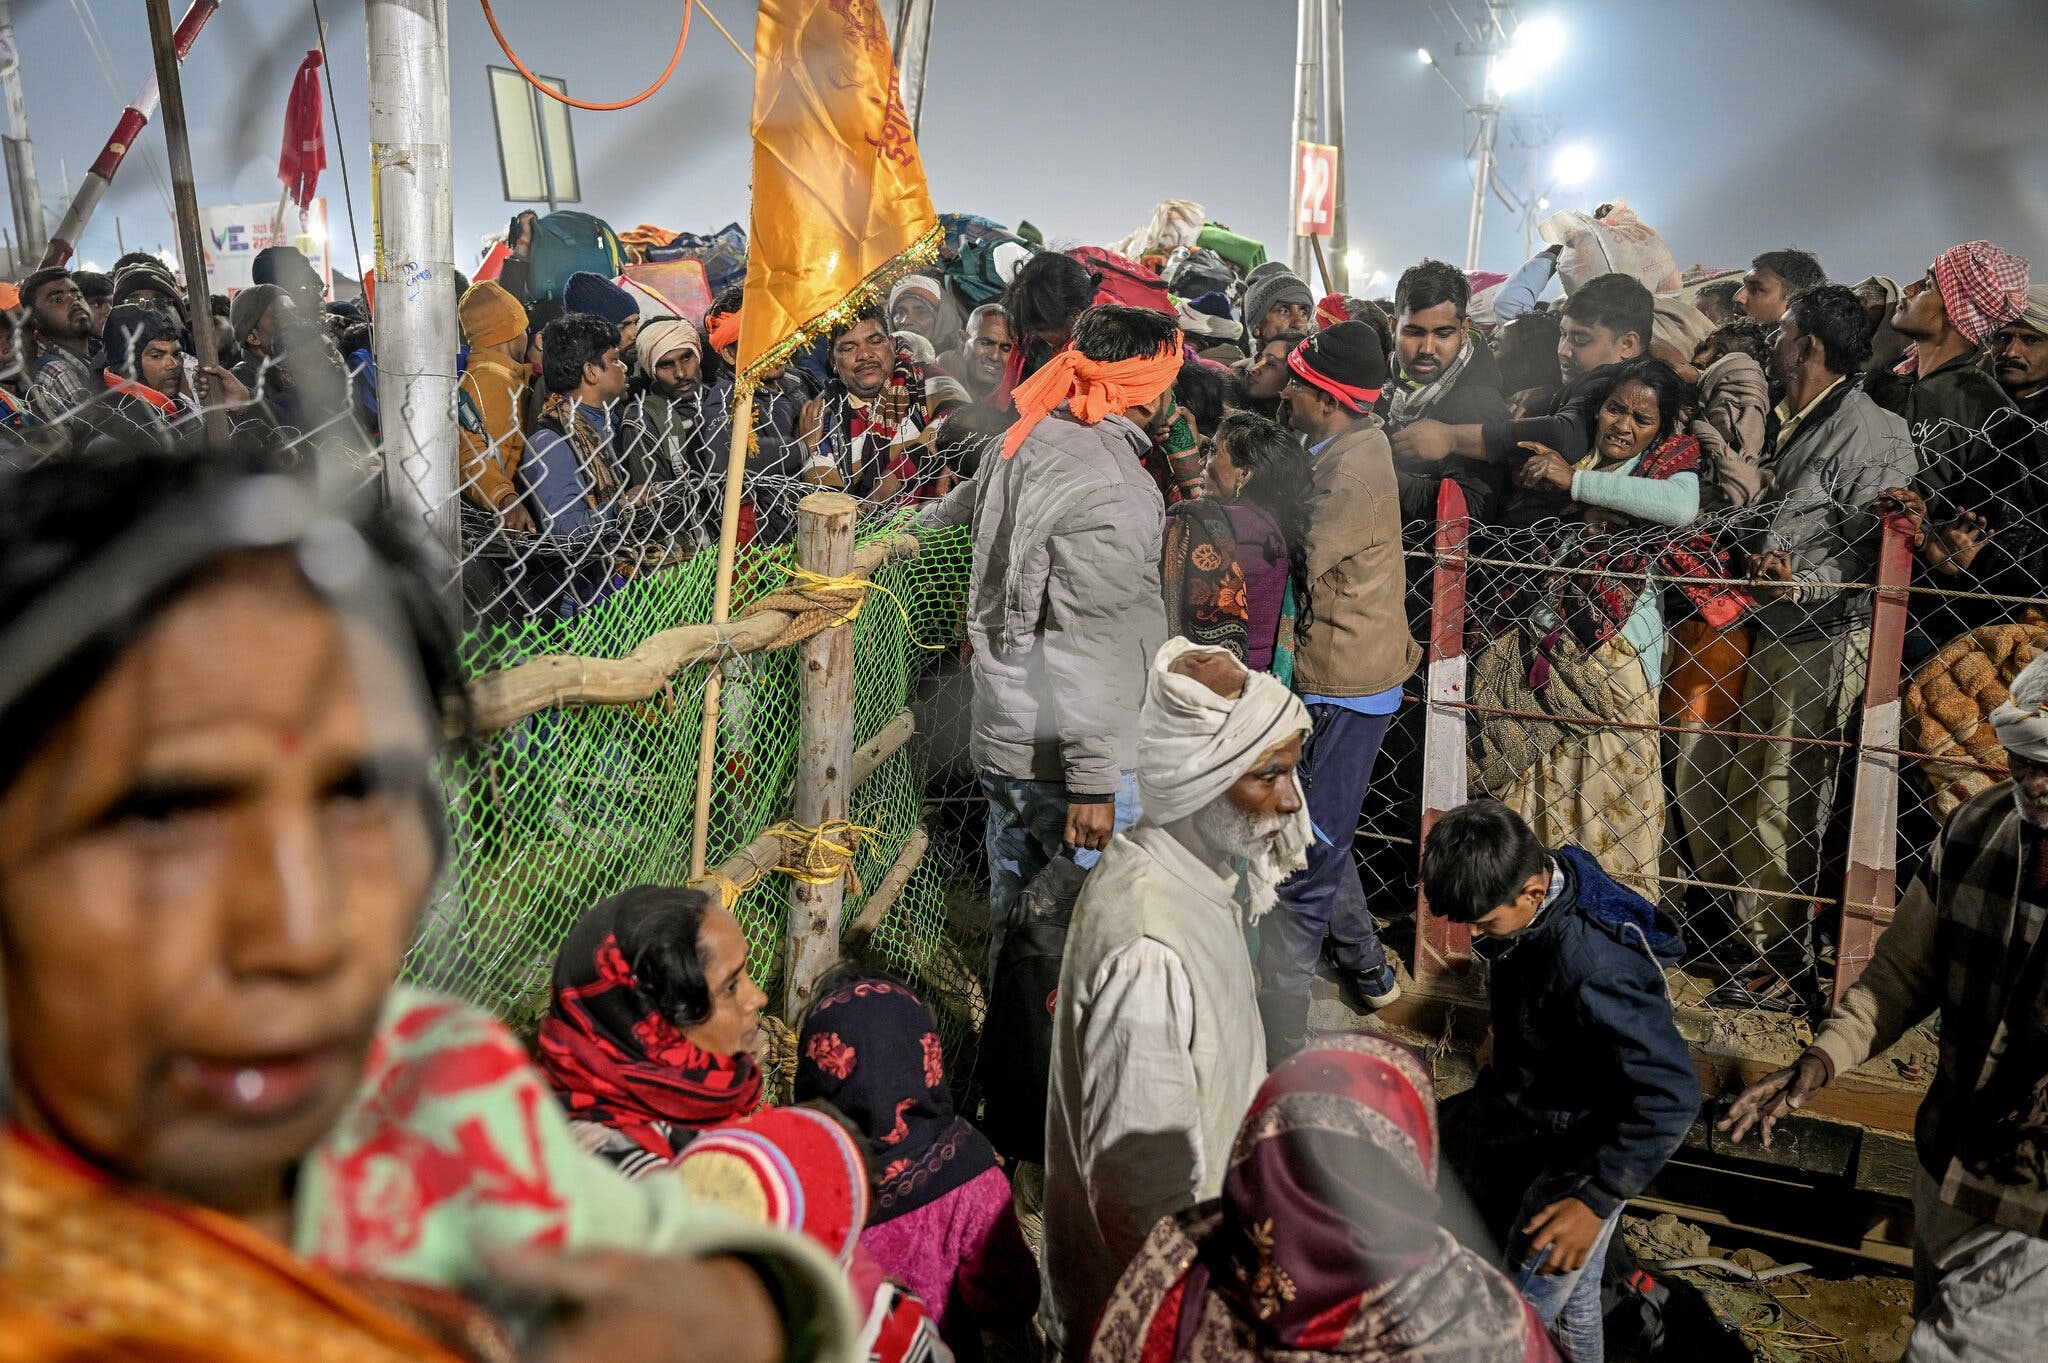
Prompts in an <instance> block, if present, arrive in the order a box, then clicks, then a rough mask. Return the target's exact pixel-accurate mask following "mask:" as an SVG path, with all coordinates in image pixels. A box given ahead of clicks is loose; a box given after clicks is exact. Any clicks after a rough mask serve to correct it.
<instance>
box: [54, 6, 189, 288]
mask: <svg viewBox="0 0 2048 1363" xmlns="http://www.w3.org/2000/svg"><path fill="white" fill-rule="evenodd" d="M219 8H220V0H193V3H192V6H191V8H189V9H187V10H186V11H185V17H184V18H182V19H180V20H178V29H177V32H176V33H174V34H173V35H172V37H171V45H172V47H174V48H175V49H176V50H177V53H178V60H179V61H181V62H182V61H184V60H185V57H186V54H188V53H189V52H191V51H192V44H193V43H194V42H196V41H198V38H199V30H200V29H202V28H204V27H206V21H207V20H208V19H211V18H212V17H213V12H214V11H215V10H217V9H219ZM156 105H157V80H156V77H155V76H151V77H150V78H149V79H148V80H146V81H144V82H143V83H142V89H141V90H140V91H139V92H138V93H137V94H136V96H135V98H134V99H133V100H131V101H129V103H128V107H127V108H125V109H123V110H122V111H121V118H120V121H119V122H117V123H116V124H115V125H114V132H113V135H112V136H110V137H109V138H107V142H106V145H105V146H103V147H101V148H100V154H99V155H98V156H97V157H96V158H94V160H93V163H92V164H91V165H90V166H87V167H86V170H85V179H84V180H82V181H80V182H79V185H78V193H77V194H76V195H74V196H73V197H72V200H71V202H70V204H69V205H68V206H67V207H66V208H65V209H64V220H63V221H62V222H60V223H58V224H57V233H56V235H55V236H53V237H51V238H50V243H49V246H48V248H47V249H46V250H45V251H44V253H43V264H44V265H45V266H50V265H62V264H63V263H64V262H65V261H67V260H69V259H71V253H72V252H73V251H75V250H77V249H78V239H79V237H80V236H82V235H83V234H84V232H85V225H86V223H88V222H90V221H91V220H92V215H93V211H94V210H95V209H97V208H98V207H99V206H100V200H101V199H103V198H105V197H106V194H107V186H108V185H109V184H110V183H112V182H113V179H114V172H115V171H117V170H119V169H120V168H121V161H122V159H123V158H124V157H126V156H127V155H128V153H129V151H130V149H132V148H133V147H134V146H135V143H136V140H137V139H138V138H140V137H141V136H142V130H143V128H144V127H146V126H148V123H149V119H150V115H152V114H154V113H155V112H156ZM116 232H117V235H118V220H117V221H116ZM121 254H122V255H126V254H128V251H127V248H126V247H125V246H124V247H123V248H122V250H121Z"/></svg>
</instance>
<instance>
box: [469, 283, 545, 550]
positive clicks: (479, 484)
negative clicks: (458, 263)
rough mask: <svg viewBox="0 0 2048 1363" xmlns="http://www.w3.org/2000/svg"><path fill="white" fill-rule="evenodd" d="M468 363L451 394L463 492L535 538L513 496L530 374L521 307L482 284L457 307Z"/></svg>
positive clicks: (528, 519) (529, 518)
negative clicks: (454, 394)
mask: <svg viewBox="0 0 2048 1363" xmlns="http://www.w3.org/2000/svg"><path fill="white" fill-rule="evenodd" d="M456 306H457V308H458V310H459V313H460V316H461V319H462V339H463V340H465V341H467V342H468V343H469V364H468V365H467V366H466V367H465V368H464V369H463V371H462V384H461V387H460V388H458V389H457V390H456V391H457V399H456V419H457V425H458V427H459V428H460V434H461V438H462V490H463V492H464V493H465V494H467V495H468V497H469V499H470V500H471V501H473V502H475V503H476V504H477V505H478V506H481V507H486V508H489V509H490V510H493V511H496V512H497V513H498V515H499V516H500V517H502V518H503V520H504V522H505V524H506V525H507V526H508V527H509V528H511V529H513V530H523V531H526V532H527V533H528V534H531V533H532V532H533V515H532V513H531V512H529V511H528V510H527V509H526V506H525V504H524V503H523V502H521V501H520V497H519V483H518V478H519V463H520V460H521V459H523V458H524V457H525V455H526V432H525V431H524V430H523V429H521V427H520V424H519V410H520V405H521V402H520V400H521V399H522V398H523V397H524V396H525V395H526V383H527V380H528V378H530V377H531V371H529V370H528V368H527V365H526V309H525V308H523V307H521V306H520V305H519V300H518V299H516V298H514V297H513V296H512V295H511V294H510V293H508V292H507V291H506V290H505V289H504V288H502V287H501V286H499V285H498V284H496V283H493V282H492V281H490V280H488V279H486V280H483V281H481V282H479V283H476V284H472V285H470V287H469V292H467V293H465V294H463V295H462V300H461V302H460V303H458V304H457V305H456Z"/></svg>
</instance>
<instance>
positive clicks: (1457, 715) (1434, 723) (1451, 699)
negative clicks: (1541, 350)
mask: <svg viewBox="0 0 2048 1363" xmlns="http://www.w3.org/2000/svg"><path fill="white" fill-rule="evenodd" d="M1471 533H1472V517H1471V515H1470V514H1469V512H1468V511H1467V508H1466V505H1465V490H1464V489H1463V488H1461V487H1459V486H1458V485H1457V484H1456V483H1454V482H1452V481H1451V480H1450V479H1448V478H1446V479H1444V480H1443V481H1442V482H1441V483H1439V484H1437V496H1436V562H1435V564H1434V566H1433V570H1432V571H1431V573H1430V579H1429V597H1430V605H1429V657H1428V663H1429V670H1428V676H1429V700H1428V705H1429V714H1428V717H1427V723H1426V724H1425V726H1424V728H1423V738H1422V838H1421V841H1420V842H1419V843H1418V844H1417V845H1416V849H1415V854H1416V856H1417V857H1418V858H1420V857H1421V855H1422V848H1423V846H1424V845H1426V844H1427V843H1428V842H1429V830H1430V829H1431V828H1433V827H1434V826H1435V825H1436V821H1437V819H1438V817H1439V816H1441V815H1443V814H1444V813H1445V812H1447V811H1449V810H1453V809H1456V808H1457V807H1458V806H1459V805H1461V804H1464V803H1465V753H1466V749H1467V746H1468V743H1467V737H1466V728H1467V725H1468V724H1470V723H1471V722H1472V721H1471V719H1470V718H1469V712H1468V711H1466V710H1462V709H1456V708H1453V707H1456V706H1461V705H1463V704H1464V703H1465V548H1466V541H1467V539H1468V538H1469V537H1470V536H1471ZM1415 898H1416V909H1415V914H1416V916H1415V962H1414V967H1413V968H1414V972H1415V981H1416V983H1417V984H1419V985H1425V986H1426V985H1427V984H1428V983H1429V981H1430V980H1431V979H1433V978H1435V977H1436V976H1438V975H1441V974H1443V973H1445V972H1446V971H1449V970H1452V969H1456V968H1458V967H1461V966H1463V965H1465V964H1467V963H1468V962H1470V960H1471V959H1472V929H1471V928H1469V927H1466V926H1465V925H1464V924H1462V923H1453V922H1451V921H1450V920H1449V919H1448V918H1442V917H1439V916H1438V915H1436V914H1433V913H1431V912H1430V911H1429V906H1428V905H1427V904H1425V903H1423V902H1422V895H1421V893H1420V892H1419V891H1418V892H1417V894H1416V897H1415Z"/></svg>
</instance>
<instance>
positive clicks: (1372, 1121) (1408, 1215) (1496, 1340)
mask: <svg viewBox="0 0 2048 1363" xmlns="http://www.w3.org/2000/svg"><path fill="white" fill-rule="evenodd" d="M1436 1171H1437V1132H1436V1088H1435V1085H1434V1084H1433V1083H1431V1081H1430V1077H1429V1068H1428V1066H1427V1065H1425V1064H1424V1063H1423V1062H1422V1060H1421V1058H1420V1057H1418V1056H1417V1055H1416V1054H1415V1053H1414V1052H1413V1051H1411V1050H1409V1049H1408V1048H1407V1047H1406V1046H1403V1045H1401V1044H1400V1043H1399V1042H1396V1041H1390V1040H1388V1039H1387V1038H1385V1037H1382V1036H1377V1035H1372V1034H1368V1033H1363V1032H1349V1033H1344V1034H1341V1035H1337V1036H1330V1037H1324V1038H1323V1039H1322V1040H1321V1041H1320V1042H1319V1043H1318V1044H1317V1045H1316V1046H1315V1047H1313V1048H1311V1049H1309V1050H1306V1051H1303V1052H1301V1053H1300V1054H1298V1055H1296V1056H1294V1057H1292V1058H1291V1059H1289V1060H1286V1061H1284V1062H1282V1063H1281V1065H1280V1066H1279V1067H1278V1068H1277V1069H1275V1070H1274V1071H1273V1073H1272V1074H1271V1075H1270V1076H1269V1077H1268V1078H1267V1080H1266V1082H1265V1084H1264V1085H1263V1086H1261V1088H1260V1089H1259V1094H1258V1097H1257V1098H1255V1099H1253V1100H1252V1108H1251V1112H1250V1113H1249V1114H1248V1115H1247V1116H1246V1117H1245V1121H1244V1125H1243V1127H1242V1128H1240V1129H1239V1131H1238V1134H1237V1143H1236V1145H1235V1146H1233V1147H1232V1149H1231V1152H1230V1168H1229V1171H1228V1173H1226V1174H1225V1176H1224V1179H1223V1196H1222V1197H1221V1198H1220V1199H1218V1200H1217V1201H1214V1202H1204V1203H1200V1204H1198V1205H1196V1206H1194V1207H1192V1208H1190V1209H1189V1210H1187V1211H1185V1212H1182V1213H1180V1214H1179V1215H1178V1216H1171V1217H1167V1218H1166V1219H1164V1220H1162V1221H1161V1222H1160V1223H1159V1224H1158V1225H1157V1226H1156V1227H1154V1228H1153V1230H1152V1234H1151V1237H1150V1238H1149V1239H1147V1240H1146V1241H1145V1245H1144V1248H1143V1249H1141V1250H1139V1251H1138V1257H1137V1258H1136V1259H1135V1260H1134V1261H1132V1263H1131V1266H1130V1267H1129V1268H1127V1269H1126V1270H1124V1276H1123V1278H1122V1280H1121V1281H1119V1282H1118V1283H1117V1288H1116V1293H1115V1295H1113V1296H1112V1297H1111V1298H1110V1301H1109V1305H1108V1307H1107V1308H1105V1309H1104V1311H1103V1315H1102V1322H1101V1324H1100V1326H1099V1327H1098V1328H1097V1330H1096V1333H1095V1346H1094V1350H1093V1352H1092V1353H1091V1355H1090V1357H1091V1358H1092V1359H1094V1360H1095V1363H1248V1361H1249V1360H1262V1359H1280V1358H1285V1359H1289V1360H1294V1361H1295V1363H1309V1361H1310V1360H1314V1359H1373V1360H1384V1361H1385V1363H1420V1361H1421V1360H1428V1363H1549V1361H1550V1360H1554V1359H1556V1357H1557V1354H1556V1352H1555V1350H1554V1349H1553V1348H1552V1347H1551V1344H1550V1341H1549V1339H1548V1337H1547V1336H1545V1335H1544V1333H1543V1327H1542V1326H1540V1325H1539V1324H1537V1322H1536V1317H1535V1314H1534V1313H1533V1312H1532V1311H1530V1310H1529V1308H1528V1306H1527V1305H1526V1304H1525V1303H1524V1302H1523V1301H1522V1298H1521V1297H1520V1295H1519V1294H1517V1293H1516V1291H1515V1288H1514V1285H1513V1284H1512V1283H1510V1282H1509V1281H1508V1280H1507V1278H1506V1276H1505V1275H1503V1274H1502V1273H1501V1272H1500V1271H1499V1270H1497V1269H1495V1268H1494V1267H1493V1266H1492V1265H1491V1264H1489V1263H1487V1262H1486V1261H1485V1260H1484V1259H1482V1258H1480V1257H1479V1256H1478V1255H1477V1254H1475V1253H1473V1252H1472V1251H1471V1250H1469V1249H1466V1248H1464V1247H1463V1246H1462V1245H1460V1244H1459V1243H1458V1242H1457V1241H1456V1240H1455V1239H1454V1238H1452V1236H1451V1233H1450V1232H1449V1231H1447V1230H1445V1229H1444V1228H1443V1227H1442V1225H1440V1224H1439V1222H1438V1206H1439V1202H1438V1198H1437V1193H1436Z"/></svg>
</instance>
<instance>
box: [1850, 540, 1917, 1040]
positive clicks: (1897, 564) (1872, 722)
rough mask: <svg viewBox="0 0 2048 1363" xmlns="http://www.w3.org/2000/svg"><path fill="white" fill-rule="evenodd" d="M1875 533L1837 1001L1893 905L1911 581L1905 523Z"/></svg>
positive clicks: (1860, 969)
mask: <svg viewBox="0 0 2048 1363" xmlns="http://www.w3.org/2000/svg"><path fill="white" fill-rule="evenodd" d="M1882 534H1883V539H1882V540H1881V541H1880V542H1879V545H1878V551H1877V604H1876V606H1875V607H1874V609H1873V610H1872V612H1871V621H1870V668H1869V674H1868V680H1866V681H1865V682H1864V685H1863V737H1862V740H1861V742H1860V743H1859V744H1858V745H1857V751H1856V753H1855V754H1854V757H1855V762H1856V787H1855V790H1856V794H1855V803H1854V804H1853V805H1852V806H1851V807H1850V812H1849V869H1848V873H1847V875H1845V876H1844V877H1843V881H1842V938H1841V946H1840V948H1839V949H1838V950H1837V952H1836V956H1835V999H1836V1000H1837V1001H1838V1002H1839V1001H1840V999H1841V997H1842V995H1843V994H1844V993H1846V992H1847V991H1848V988H1849V986H1850V985H1852V984H1854V983H1856V980H1857V978H1858V977H1859V976H1861V975H1862V974H1863V968H1864V967H1865V966H1867V965H1869V964H1870V957H1871V954H1872V953H1873V952H1875V951H1876V950H1877V939H1878V937H1879V936H1880V935H1882V934H1883V932H1884V930H1885V928H1886V927H1887V926H1889V925H1890V923H1891V921H1892V910H1893V909H1894V908H1895V907H1897V904H1898V892H1899V884H1898V880H1899V753H1898V749H1899V667H1900V659H1901V658H1902V656H1903V655H1904V653H1905V647H1906V596H1907V593H1906V588H1907V586H1908V585H1910V584H1911V582H1912V580H1913V529H1912V524H1911V522H1909V521H1908V520H1907V519H1906V518H1905V517H1903V516H1887V517H1886V518H1885V522H1884V529H1883V531H1882Z"/></svg>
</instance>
